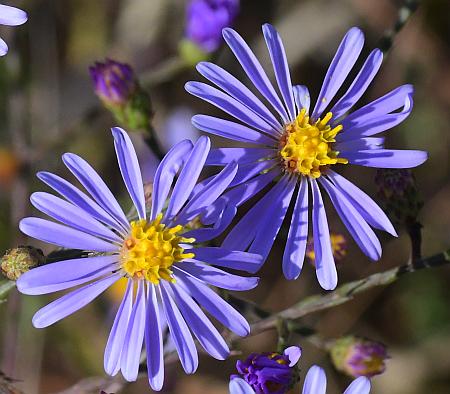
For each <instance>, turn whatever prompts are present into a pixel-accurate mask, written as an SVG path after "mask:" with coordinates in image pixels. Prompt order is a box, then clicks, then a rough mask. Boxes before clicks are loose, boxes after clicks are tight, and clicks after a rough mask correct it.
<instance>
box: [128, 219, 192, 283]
mask: <svg viewBox="0 0 450 394" xmlns="http://www.w3.org/2000/svg"><path fill="white" fill-rule="evenodd" d="M161 219H162V214H160V215H158V217H157V218H156V219H155V220H154V221H153V222H150V223H148V222H147V221H146V220H145V219H142V220H137V221H133V222H131V223H130V226H131V231H130V234H129V236H128V237H127V238H126V239H125V241H124V243H123V246H122V248H121V250H120V261H121V266H122V269H123V270H124V271H125V272H126V273H127V275H128V276H129V277H131V278H135V279H146V280H148V281H150V282H151V283H154V284H158V283H159V281H160V280H161V279H165V280H167V281H169V282H175V279H174V278H173V275H172V270H171V267H172V265H173V264H174V263H177V262H180V261H182V260H184V259H191V258H193V257H194V253H185V250H184V248H183V247H182V246H180V244H183V243H184V244H186V243H192V242H194V241H195V240H194V238H185V237H183V236H181V235H179V233H180V232H183V230H184V228H183V226H180V225H178V226H175V227H166V225H164V224H162V223H161Z"/></svg>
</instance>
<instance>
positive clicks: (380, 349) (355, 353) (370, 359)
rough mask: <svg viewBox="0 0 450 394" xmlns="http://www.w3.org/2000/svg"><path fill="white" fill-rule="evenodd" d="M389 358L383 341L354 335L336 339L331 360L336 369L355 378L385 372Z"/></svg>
mask: <svg viewBox="0 0 450 394" xmlns="http://www.w3.org/2000/svg"><path fill="white" fill-rule="evenodd" d="M388 358H389V356H388V354H387V349H386V346H385V345H383V344H382V343H380V342H375V341H371V340H369V339H365V338H358V337H354V336H348V337H343V338H340V339H338V340H336V341H335V342H334V344H333V346H332V348H331V360H332V361H333V364H334V366H335V367H336V369H337V370H339V371H341V372H344V373H346V374H347V375H349V376H353V377H355V378H356V377H359V376H366V377H372V376H375V375H379V374H381V373H383V372H384V371H385V369H386V364H385V362H386V360H387V359H388Z"/></svg>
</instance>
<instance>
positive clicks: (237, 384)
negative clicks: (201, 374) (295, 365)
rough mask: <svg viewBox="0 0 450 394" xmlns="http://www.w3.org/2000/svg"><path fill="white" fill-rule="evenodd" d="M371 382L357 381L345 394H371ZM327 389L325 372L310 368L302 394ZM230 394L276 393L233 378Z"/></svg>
mask: <svg viewBox="0 0 450 394" xmlns="http://www.w3.org/2000/svg"><path fill="white" fill-rule="evenodd" d="M370 388H371V385H370V380H369V379H367V378H365V377H360V378H358V379H355V380H354V381H353V382H352V383H351V384H350V385H349V386H348V387H347V389H346V390H345V391H344V394H369V393H370ZM326 389H327V377H326V375H325V371H324V370H323V369H322V368H321V367H319V366H318V365H313V366H312V367H311V368H309V370H308V373H307V374H306V378H305V382H304V383H303V389H302V391H301V393H302V394H325V393H326ZM229 390H230V394H260V393H264V394H269V393H274V391H264V392H259V391H255V390H253V388H252V386H250V385H249V384H248V383H247V382H246V381H245V380H244V379H241V378H233V379H231V380H230V385H229Z"/></svg>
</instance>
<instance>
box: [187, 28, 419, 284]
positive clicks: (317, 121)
mask: <svg viewBox="0 0 450 394" xmlns="http://www.w3.org/2000/svg"><path fill="white" fill-rule="evenodd" d="M263 33H264V38H265V40H266V44H267V48H268V50H269V54H270V58H271V60H272V65H273V69H274V73H275V77H276V81H277V84H278V88H279V91H280V93H281V96H280V95H279V94H278V93H277V92H276V90H275V88H274V87H273V85H272V83H271V82H270V81H269V78H268V77H267V75H266V73H265V72H264V70H263V68H262V66H261V64H260V63H259V61H258V59H257V58H256V56H255V55H254V54H253V52H252V51H251V49H250V48H249V47H248V45H247V44H246V42H245V41H244V39H243V38H242V37H241V36H240V35H239V34H238V33H237V32H236V31H234V30H232V29H229V28H228V29H224V31H223V36H224V38H225V41H226V42H227V44H228V46H229V47H230V48H231V50H232V52H233V53H234V55H235V56H236V58H237V60H238V61H239V63H240V65H241V66H242V68H243V69H244V71H245V73H246V74H247V76H248V78H249V79H250V81H251V82H252V83H253V85H254V88H255V89H254V90H257V91H258V92H259V93H260V96H262V97H263V98H264V101H265V102H267V103H268V104H269V106H267V105H266V104H264V103H263V101H261V100H260V98H258V97H257V96H256V95H255V94H254V93H253V92H252V90H251V89H249V88H247V87H246V86H245V85H244V84H243V83H241V82H240V81H239V80H238V79H237V78H235V77H234V76H233V75H231V74H230V73H229V72H227V71H225V70H224V69H222V68H221V67H219V66H217V65H215V64H212V63H206V62H205V63H200V64H198V66H197V69H198V71H199V72H200V73H201V74H202V75H203V76H204V77H205V78H206V79H208V80H209V81H211V82H212V83H213V84H214V85H216V86H217V87H218V88H219V89H217V88H215V87H213V86H210V85H208V84H206V83H202V82H188V83H187V84H186V89H187V91H188V92H190V93H191V94H193V95H195V96H197V97H199V98H201V99H203V100H205V101H207V102H209V103H211V104H213V105H214V106H216V107H218V108H219V109H221V110H223V111H225V112H226V113H227V114H229V115H231V116H232V117H233V118H235V120H233V121H230V120H224V119H220V118H216V117H213V116H208V115H196V116H194V117H193V123H194V125H195V126H197V127H198V128H199V129H200V130H202V131H205V132H209V133H212V134H215V135H218V136H221V137H225V138H228V139H231V140H234V141H238V142H243V143H245V144H246V145H245V146H243V147H238V148H219V149H214V150H212V151H211V154H210V156H209V158H208V161H207V163H208V164H210V165H217V166H223V165H226V164H228V163H230V162H231V161H236V162H237V163H239V171H238V173H237V176H236V178H235V179H234V180H233V182H232V183H231V185H232V186H233V187H234V188H233V189H232V190H230V191H229V192H228V193H226V194H225V196H224V197H223V198H224V199H226V200H227V201H228V203H229V204H234V205H235V206H237V207H238V206H240V205H242V204H243V203H244V202H245V201H247V200H248V199H250V198H251V197H252V196H254V195H255V194H256V193H258V192H259V191H261V190H263V189H264V188H266V187H267V188H269V187H268V186H269V184H270V183H271V182H275V186H273V187H270V190H267V192H266V193H265V195H264V196H263V197H262V198H261V199H260V200H259V201H258V202H257V203H255V204H254V206H253V207H252V208H251V209H250V210H249V211H248V212H247V213H246V214H245V216H244V217H243V218H242V219H241V220H240V221H239V223H238V224H237V225H236V226H234V227H233V229H232V230H231V231H230V233H229V234H228V235H227V237H226V238H225V240H224V242H223V246H225V247H228V248H230V247H231V248H233V249H239V250H249V251H250V252H253V253H258V254H261V255H262V256H263V257H264V259H266V258H267V256H268V254H269V252H270V250H271V248H272V245H273V243H274V241H275V238H276V237H277V234H278V232H279V230H280V228H281V225H282V223H283V220H284V219H285V216H286V214H287V211H288V209H289V206H290V205H291V204H294V209H293V214H292V219H291V223H290V230H289V234H288V237H287V242H286V247H285V250H284V256H283V273H284V275H285V277H286V278H287V279H296V278H297V277H298V276H299V275H300V272H301V270H302V267H303V261H304V259H305V250H306V244H307V240H308V232H309V227H311V228H312V235H313V239H314V254H315V269H316V275H317V278H318V281H319V283H320V285H321V286H322V287H323V288H324V289H327V290H331V289H334V288H335V287H336V286H337V281H338V280H337V271H336V266H335V262H334V258H333V250H332V247H331V240H330V231H329V228H328V220H327V215H326V212H325V206H324V201H323V198H322V191H321V189H322V190H323V191H325V192H326V193H327V194H328V196H329V197H330V200H331V202H332V203H333V205H334V207H335V208H336V210H337V213H338V214H339V216H340V218H341V220H342V221H343V223H344V224H345V225H346V227H347V229H348V231H349V232H350V234H351V235H352V237H353V238H354V240H355V242H356V243H357V244H358V246H359V247H360V248H361V250H362V251H363V252H364V253H365V254H366V255H367V256H368V257H369V258H370V259H372V260H378V259H379V258H380V257H381V251H382V250H381V244H380V241H379V240H378V238H377V236H376V234H375V232H374V231H373V230H372V227H373V228H376V229H380V230H384V231H387V232H388V233H390V234H392V235H394V236H395V235H396V231H395V229H394V227H393V226H392V224H391V222H390V221H389V219H388V218H387V216H386V215H385V214H384V212H383V211H382V209H381V208H380V207H379V206H378V205H377V204H376V203H375V202H374V201H373V200H372V199H371V198H370V197H369V196H368V195H367V194H366V193H364V192H363V191H362V190H360V189H359V188H358V187H357V186H355V185H354V184H353V183H352V182H350V181H348V180H347V179H346V178H344V177H343V176H341V175H339V174H338V172H336V171H335V170H336V169H338V168H339V166H343V165H348V164H354V165H361V166H366V167H376V168H409V167H415V166H418V165H420V164H422V163H423V162H424V161H425V160H426V158H427V154H426V153H425V152H422V151H413V150H393V149H385V148H384V137H379V136H376V135H378V134H380V133H381V132H383V131H386V130H389V129H390V128H392V127H394V126H396V125H398V124H399V123H401V122H402V121H403V120H405V119H406V117H407V116H408V115H409V114H410V112H411V110H412V94H413V88H412V86H411V85H404V86H400V87H399V88H396V89H394V90H392V91H391V92H389V93H387V94H386V95H384V96H383V97H381V98H379V99H377V100H375V101H373V102H371V103H369V104H367V105H365V106H363V107H361V108H359V109H357V110H356V111H353V112H352V113H350V114H347V113H348V112H349V111H350V110H351V109H352V108H353V107H354V106H355V105H356V103H357V102H358V100H359V99H360V98H361V96H362V95H363V94H364V92H365V91H366V90H367V87H368V86H369V84H370V83H371V82H372V80H373V78H374V77H375V75H376V74H377V72H378V70H379V68H380V66H381V62H382V57H383V56H382V53H381V51H380V50H378V49H375V50H374V51H372V52H371V53H370V55H369V56H368V58H367V60H366V61H365V63H364V64H363V66H362V67H361V69H360V71H359V73H358V75H357V76H356V77H355V79H354V80H353V82H352V84H351V85H350V87H349V88H348V89H347V91H346V92H345V93H344V94H343V95H342V96H340V97H339V98H338V99H336V100H334V99H335V97H336V94H337V92H338V91H339V89H340V88H341V87H342V85H343V83H344V82H345V80H346V79H347V76H348V75H349V73H350V71H351V70H352V68H353V66H354V65H355V63H356V61H357V60H358V57H359V55H360V53H361V50H362V47H363V44H364V36H363V33H362V32H361V30H359V29H358V28H352V29H350V30H349V31H348V33H347V34H346V35H345V37H344V39H343V40H342V42H341V44H340V46H339V48H338V50H337V52H336V55H335V56H334V58H333V60H332V62H331V64H330V66H329V69H328V72H327V74H326V76H325V79H324V82H323V84H322V88H321V90H320V93H319V97H318V98H317V100H316V104H315V105H314V106H311V102H310V95H309V92H308V89H307V88H306V87H305V86H300V85H292V82H291V76H290V72H289V67H288V62H287V57H286V53H285V50H284V47H283V44H282V41H281V37H280V36H279V34H278V32H277V31H276V30H275V28H274V27H273V26H271V25H268V24H266V25H264V26H263ZM252 88H253V87H252ZM270 107H272V109H273V110H271V109H269V108H270ZM310 107H311V108H310ZM248 144H251V146H250V147H249V146H248ZM310 195H312V201H310V200H309V198H310V197H309V196H310ZM293 201H295V202H293ZM222 204H223V203H222ZM310 207H311V208H312V215H311V219H312V220H311V223H309V210H310Z"/></svg>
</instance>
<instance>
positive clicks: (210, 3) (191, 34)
mask: <svg viewBox="0 0 450 394" xmlns="http://www.w3.org/2000/svg"><path fill="white" fill-rule="evenodd" d="M238 11H239V0H192V1H191V2H190V3H189V5H188V7H187V15H186V33H185V34H186V38H187V39H189V40H190V41H192V42H194V43H195V44H196V45H198V46H199V47H200V48H201V49H203V50H204V51H205V52H208V53H209V52H213V51H215V50H216V49H217V48H218V47H219V45H220V43H221V41H222V29H223V28H225V27H228V26H231V24H232V23H233V21H234V18H235V17H236V15H237V13H238Z"/></svg>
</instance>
